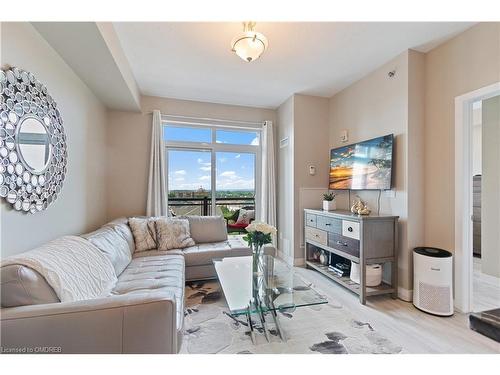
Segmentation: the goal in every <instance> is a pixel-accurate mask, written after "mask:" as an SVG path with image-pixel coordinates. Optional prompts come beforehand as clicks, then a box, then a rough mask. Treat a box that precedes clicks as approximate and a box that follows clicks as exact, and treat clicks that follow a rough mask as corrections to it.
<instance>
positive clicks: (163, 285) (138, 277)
mask: <svg viewBox="0 0 500 375" xmlns="http://www.w3.org/2000/svg"><path fill="white" fill-rule="evenodd" d="M151 290H157V291H171V292H173V293H174V295H175V301H176V308H177V329H181V328H182V324H183V318H184V258H183V256H182V255H171V254H168V255H155V256H143V257H137V258H134V259H133V260H132V262H131V263H130V264H129V266H128V267H127V268H126V269H125V270H124V271H123V273H122V274H121V275H120V277H119V278H118V282H117V283H116V286H115V288H114V289H113V291H112V294H132V293H144V292H147V291H151Z"/></svg>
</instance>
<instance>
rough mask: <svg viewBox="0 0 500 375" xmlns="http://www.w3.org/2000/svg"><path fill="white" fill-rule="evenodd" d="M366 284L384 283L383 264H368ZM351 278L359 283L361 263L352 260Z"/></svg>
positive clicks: (376, 284) (377, 284)
mask: <svg viewBox="0 0 500 375" xmlns="http://www.w3.org/2000/svg"><path fill="white" fill-rule="evenodd" d="M365 277H366V286H379V285H380V284H381V283H382V266H381V265H380V264H368V265H366V276H365ZM350 278H351V280H352V281H354V282H355V283H356V284H359V264H357V263H354V262H352V261H351V273H350Z"/></svg>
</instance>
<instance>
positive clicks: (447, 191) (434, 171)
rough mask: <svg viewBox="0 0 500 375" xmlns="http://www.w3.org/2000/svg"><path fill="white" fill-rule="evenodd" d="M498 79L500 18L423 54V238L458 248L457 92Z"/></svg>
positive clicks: (441, 245) (429, 242)
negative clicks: (456, 238)
mask: <svg viewBox="0 0 500 375" xmlns="http://www.w3.org/2000/svg"><path fill="white" fill-rule="evenodd" d="M499 81H500V23H498V22H486V23H479V24H477V25H476V26H473V27H471V28H470V29H468V30H466V31H465V32H463V33H461V34H459V35H457V36H456V37H455V38H453V39H451V40H449V41H447V42H445V43H443V44H441V45H440V46H438V47H436V48H434V49H433V50H431V51H429V52H428V53H427V54H426V55H425V204H424V210H425V243H426V245H428V246H436V247H440V248H443V249H446V250H449V251H451V252H454V251H455V172H454V168H455V167H454V166H455V118H454V113H455V101H454V100H455V97H457V96H459V95H462V94H465V93H467V92H471V91H474V90H477V89H479V88H481V87H485V86H488V85H491V84H493V83H495V82H499Z"/></svg>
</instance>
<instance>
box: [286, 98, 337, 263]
mask: <svg viewBox="0 0 500 375" xmlns="http://www.w3.org/2000/svg"><path fill="white" fill-rule="evenodd" d="M284 138H288V145H287V146H286V147H284V148H279V151H278V152H279V154H278V155H279V157H278V171H279V179H278V228H279V240H278V249H279V250H280V251H281V252H282V253H283V257H284V258H285V259H286V260H287V261H288V262H289V263H291V264H292V263H293V264H295V265H303V264H304V261H305V259H304V247H303V242H304V238H303V227H304V208H319V207H320V206H321V201H322V194H323V193H324V192H326V191H327V189H328V187H327V186H328V164H329V160H328V99H327V98H321V97H317V96H308V95H299V94H295V95H293V96H291V97H290V98H288V99H287V100H286V101H285V102H284V103H283V104H281V105H280V107H279V108H278V142H279V140H282V139H284ZM278 147H279V145H278ZM310 165H312V166H315V167H316V171H317V172H316V175H314V176H311V175H310V174H309V166H310Z"/></svg>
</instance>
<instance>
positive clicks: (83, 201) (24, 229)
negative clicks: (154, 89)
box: [0, 22, 106, 257]
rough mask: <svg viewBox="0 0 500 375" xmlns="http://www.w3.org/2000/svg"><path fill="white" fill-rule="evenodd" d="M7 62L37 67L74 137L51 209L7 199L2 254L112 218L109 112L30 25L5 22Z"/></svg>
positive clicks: (4, 59)
mask: <svg viewBox="0 0 500 375" xmlns="http://www.w3.org/2000/svg"><path fill="white" fill-rule="evenodd" d="M1 28H2V32H1V64H2V65H4V64H9V65H12V66H19V67H21V68H23V69H26V70H28V71H31V72H33V73H34V74H35V76H36V77H37V78H38V79H39V80H40V81H41V82H43V83H44V84H46V86H47V88H48V90H49V92H50V94H51V95H52V96H53V97H54V99H55V100H56V101H57V103H58V107H59V109H60V111H61V113H62V116H63V119H64V128H65V132H66V135H67V138H68V166H67V167H68V174H67V175H66V180H65V183H64V187H63V189H62V192H61V194H60V195H59V197H58V199H57V201H56V202H55V203H54V204H52V205H51V206H50V207H49V209H48V210H46V211H43V212H38V213H36V214H33V215H26V214H24V213H20V212H17V211H14V210H12V209H11V206H10V205H9V204H7V203H6V202H5V201H4V200H2V202H1V222H2V227H1V232H2V235H1V243H0V250H1V256H2V257H5V256H8V255H11V254H15V253H19V252H22V251H25V250H29V249H31V248H33V247H36V246H37V245H40V244H42V243H44V242H46V241H48V240H51V239H54V238H56V237H59V236H61V235H66V234H78V233H82V232H86V231H89V230H91V229H94V228H96V227H97V226H99V225H101V224H102V223H103V222H104V220H105V218H106V212H105V211H106V190H105V185H106V173H105V164H106V153H105V152H106V132H105V126H106V110H105V108H104V106H103V105H102V104H101V103H100V102H99V101H98V99H97V98H96V97H95V96H94V94H93V93H92V92H91V91H90V90H89V89H88V88H87V86H85V85H84V84H83V83H82V81H81V80H80V79H79V78H78V77H77V76H76V75H75V73H74V72H73V71H72V70H71V69H70V68H69V67H68V66H67V64H66V63H65V62H64V61H63V60H62V59H61V58H60V56H59V55H58V54H57V53H56V52H55V51H54V50H53V49H52V48H51V47H50V46H49V45H48V44H47V42H46V41H45V40H44V39H43V38H42V37H41V36H40V34H38V32H37V31H36V30H35V29H34V28H33V27H32V26H31V25H30V24H29V23H9V22H7V23H2V24H1Z"/></svg>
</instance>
